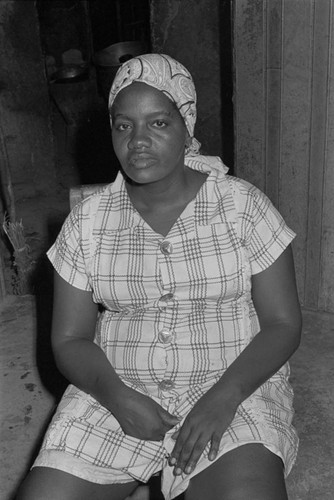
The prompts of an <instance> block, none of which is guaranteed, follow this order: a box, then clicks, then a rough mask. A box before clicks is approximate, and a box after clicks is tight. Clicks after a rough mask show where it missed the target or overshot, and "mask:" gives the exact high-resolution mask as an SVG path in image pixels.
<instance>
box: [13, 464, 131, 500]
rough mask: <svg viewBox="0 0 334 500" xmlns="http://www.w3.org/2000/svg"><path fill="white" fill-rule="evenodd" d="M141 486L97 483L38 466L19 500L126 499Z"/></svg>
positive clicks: (22, 489) (20, 492) (19, 495)
mask: <svg viewBox="0 0 334 500" xmlns="http://www.w3.org/2000/svg"><path fill="white" fill-rule="evenodd" d="M137 486H138V483H137V482H136V481H132V482H130V483H123V484H97V483H91V482H90V481H85V480H84V479H80V478H79V477H76V476H73V475H72V474H68V473H67V472H63V471H61V470H57V469H51V468H49V467H34V468H33V469H32V470H31V471H30V473H29V474H28V476H27V478H26V479H25V481H24V482H23V484H22V486H21V487H20V489H19V492H18V494H17V496H16V500H92V499H94V500H124V499H125V498H126V497H127V496H128V495H130V494H131V493H132V492H133V491H134V490H135V489H136V487H137Z"/></svg>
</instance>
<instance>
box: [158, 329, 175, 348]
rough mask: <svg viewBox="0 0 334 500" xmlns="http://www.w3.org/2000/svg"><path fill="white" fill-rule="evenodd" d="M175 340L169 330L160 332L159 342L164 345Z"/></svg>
mask: <svg viewBox="0 0 334 500" xmlns="http://www.w3.org/2000/svg"><path fill="white" fill-rule="evenodd" d="M172 338H173V332H172V331H171V330H168V329H167V328H163V329H162V330H160V332H159V340H160V342H162V343H163V344H169V343H170V342H171V340H172Z"/></svg>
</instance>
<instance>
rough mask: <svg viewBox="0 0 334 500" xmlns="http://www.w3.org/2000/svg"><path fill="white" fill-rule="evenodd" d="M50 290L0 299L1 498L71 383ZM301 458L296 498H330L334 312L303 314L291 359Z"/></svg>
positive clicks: (292, 484) (9, 496) (292, 495)
mask: <svg viewBox="0 0 334 500" xmlns="http://www.w3.org/2000/svg"><path fill="white" fill-rule="evenodd" d="M50 317H51V294H49V292H46V293H44V294H43V296H41V297H37V298H36V297H35V296H32V295H26V296H22V297H17V296H16V297H15V296H8V297H7V298H6V299H5V301H4V302H3V303H2V304H0V335H1V344H0V346H1V347H0V381H1V382H0V384H1V385H0V396H1V405H0V429H1V431H0V432H1V435H0V442H1V455H0V470H1V473H0V474H1V475H0V499H1V500H13V499H14V497H15V491H16V488H17V486H18V484H19V483H20V481H21V480H22V478H23V477H24V475H25V473H26V471H27V469H28V468H29V465H30V463H31V461H32V460H33V457H34V455H35V453H36V450H37V449H38V445H39V443H40V439H41V436H42V434H43V431H44V428H45V426H46V424H47V422H48V420H49V418H50V415H51V414H52V411H53V409H54V407H55V402H56V401H57V400H58V399H59V397H60V395H61V393H62V391H63V389H64V387H65V381H64V379H63V378H62V377H61V376H60V375H59V373H58V372H57V370H56V368H55V366H54V364H53V360H52V355H51V350H50V345H49V342H48V337H49V331H50ZM291 368H292V376H291V381H292V384H293V386H294V389H295V408H296V416H295V426H296V427H297V429H298V431H299V434H300V439H301V443H300V451H299V457H298V460H297V463H296V465H295V467H294V469H293V471H292V473H291V474H290V476H289V478H288V480H287V484H288V491H289V499H290V500H330V499H332V498H333V491H334V432H333V427H334V383H333V380H334V316H333V315H328V314H319V313H312V312H309V311H304V335H303V341H302V345H301V347H300V348H299V350H298V351H297V353H296V354H295V355H294V356H293V358H292V360H291Z"/></svg>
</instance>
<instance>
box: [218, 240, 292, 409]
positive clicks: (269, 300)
mask: <svg viewBox="0 0 334 500" xmlns="http://www.w3.org/2000/svg"><path fill="white" fill-rule="evenodd" d="M252 298H253V303H254V306H255V309H256V312H257V315H258V318H259V322H260V332H259V333H258V334H257V335H256V336H255V338H254V339H253V340H252V342H251V343H250V344H249V345H248V346H247V347H246V349H245V350H244V351H243V352H242V353H241V354H240V356H239V357H238V358H237V359H236V360H235V362H234V363H232V365H231V366H230V367H229V368H228V369H227V370H226V372H225V374H224V376H223V377H222V379H221V380H220V382H219V384H221V387H222V388H224V391H228V392H229V393H230V394H231V397H232V398H234V399H235V400H236V403H238V404H239V403H242V401H244V400H245V399H246V398H248V396H250V395H251V394H252V393H253V392H254V391H255V390H256V389H257V388H258V387H259V386H260V385H262V384H263V383H264V382H265V381H266V380H268V379H269V378H270V377H271V376H272V375H273V374H274V373H276V372H277V370H279V368H281V366H282V365H283V364H284V363H285V362H286V361H288V359H289V358H290V357H291V355H292V354H293V353H294V351H295V350H296V349H297V347H298V346H299V343H300V336H301V326H302V319H301V311H300V305H299V300H298V294H297V288H296V281H295V271H294V264H293V257H292V250H291V247H290V246H289V247H288V248H287V249H286V250H285V251H284V252H283V253H282V254H281V256H280V257H279V258H278V259H277V260H276V261H275V262H274V263H273V264H272V265H271V266H270V267H269V268H268V269H266V270H265V271H263V272H261V273H259V274H255V275H254V276H253V277H252Z"/></svg>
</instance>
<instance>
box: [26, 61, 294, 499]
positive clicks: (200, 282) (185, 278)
mask: <svg viewBox="0 0 334 500" xmlns="http://www.w3.org/2000/svg"><path fill="white" fill-rule="evenodd" d="M109 108H110V115H111V124H112V140H113V145H114V149H115V152H116V155H117V157H118V159H119V161H120V164H121V167H122V172H120V173H119V174H118V176H117V178H116V180H115V182H114V183H113V184H110V185H109V186H108V187H107V188H105V189H104V190H102V191H101V192H99V193H97V194H96V195H93V196H92V197H90V198H89V199H87V200H85V201H83V202H82V203H81V204H79V205H77V206H76V207H75V209H74V210H73V211H72V213H71V214H70V216H69V217H68V219H67V221H66V222H65V224H64V227H63V229H62V231H61V233H60V235H59V237H58V239H57V242H56V243H55V245H54V246H53V247H52V248H51V250H50V251H49V258H50V260H51V262H52V263H53V265H54V267H55V270H56V272H55V299H54V313H53V327H52V342H53V349H54V354H55V359H56V362H57V364H58V367H59V369H60V370H61V372H62V373H63V374H64V375H65V376H66V377H67V378H68V380H69V381H70V382H71V385H70V386H69V388H68V389H67V391H66V393H65V395H64V397H63V399H62V401H61V403H60V405H59V407H58V410H57V412H56V414H55V416H54V418H53V421H52V423H51V425H50V428H49V430H48V432H47V434H46V437H45V440H44V443H43V446H42V449H41V451H40V454H39V456H38V458H37V460H36V462H35V464H34V467H33V469H32V471H31V472H30V474H29V476H28V478H27V479H26V481H25V484H24V485H23V488H22V489H21V492H20V494H19V498H20V499H25V500H30V499H34V500H38V499H45V498H48V499H52V500H53V499H61V500H67V499H71V500H74V499H80V500H83V499H86V498H87V499H88V498H89V499H91V498H94V499H104V498H105V499H113V500H117V499H124V498H126V497H127V496H128V495H130V494H131V493H132V492H133V491H134V490H135V488H136V487H137V485H138V484H139V482H146V481H148V479H149V478H150V477H151V476H152V475H154V474H156V473H158V472H159V471H162V491H163V494H164V496H165V498H166V499H167V500H168V499H171V498H175V497H176V496H177V495H179V494H180V493H182V492H183V491H185V498H186V499H187V500H188V499H191V500H197V499H200V500H203V498H206V499H208V500H209V499H212V500H217V499H220V498H222V499H224V500H229V499H231V500H232V499H233V500H235V499H246V498H247V500H250V499H254V500H255V499H256V500H269V499H271V500H276V499H277V500H278V499H279V500H283V499H285V498H287V494H286V489H285V482H284V475H287V474H288V473H289V471H290V470H291V467H292V465H293V462H294V460H295V457H296V453H297V447H298V438H297V436H296V432H295V430H294V428H293V426H292V425H291V420H292V416H293V408H292V397H293V396H292V390H291V388H290V385H289V383H288V376H289V367H288V364H287V361H288V359H289V358H290V356H291V355H292V353H293V352H294V351H295V349H296V348H297V346H298V344H299V341H300V330H301V316H300V308H299V303H298V297H297V292H296V286H295V276H294V268H293V259H292V253H291V246H290V243H291V241H292V239H293V238H294V233H293V232H292V231H291V230H290V229H289V228H288V227H287V226H286V224H285V222H284V221H283V219H282V217H281V216H280V215H279V214H278V212H277V211H276V210H275V208H274V207H273V206H272V205H271V203H270V202H269V200H268V199H267V198H266V197H265V195H263V194H262V193H261V192H260V191H259V190H258V189H256V188H255V187H254V186H251V185H250V184H248V183H247V182H245V181H242V180H240V179H237V178H234V177H230V176H228V175H227V168H226V167H225V166H224V165H223V163H222V162H221V160H220V159H219V158H217V157H207V156H202V155H200V154H199V143H198V142H197V141H196V139H195V138H194V126H195V121H196V93H195V89H194V85H193V81H192V78H191V76H190V74H189V73H188V71H187V70H186V69H185V68H184V67H183V66H182V65H181V64H179V63H178V62H177V61H175V60H173V59H172V58H170V57H168V56H166V55H158V54H147V55H143V56H139V57H136V58H134V59H131V60H130V61H127V62H126V63H125V64H124V65H123V66H122V67H121V69H120V70H119V71H118V73H117V75H116V78H115V80H114V83H113V85H112V88H111V92H110V100H109ZM99 309H100V312H98V310H99Z"/></svg>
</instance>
